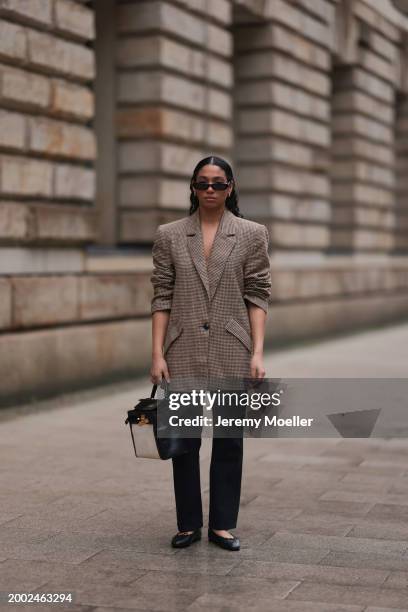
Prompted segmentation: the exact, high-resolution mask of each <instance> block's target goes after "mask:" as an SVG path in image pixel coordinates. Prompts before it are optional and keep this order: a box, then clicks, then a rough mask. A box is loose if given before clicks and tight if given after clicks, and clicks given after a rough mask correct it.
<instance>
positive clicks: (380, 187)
mask: <svg viewBox="0 0 408 612" xmlns="http://www.w3.org/2000/svg"><path fill="white" fill-rule="evenodd" d="M350 6H351V9H352V10H351V12H350V15H349V18H350V20H352V23H351V25H350V26H349V31H348V32H347V31H346V32H345V36H344V38H343V43H344V48H343V49H342V48H341V46H340V47H339V49H338V54H337V57H336V64H335V68H334V70H333V90H332V110H333V117H332V126H333V146H332V163H331V166H330V174H331V177H332V203H333V213H332V223H331V250H332V251H333V252H339V253H341V252H366V253H369V252H372V253H374V252H375V253H377V254H378V253H381V252H382V253H387V252H390V251H391V250H392V248H393V244H394V238H393V233H394V223H395V201H394V197H395V196H394V192H395V168H394V145H395V143H394V120H395V99H394V96H395V88H396V86H397V81H398V67H399V55H398V43H399V40H400V32H399V31H398V30H397V28H396V27H394V26H393V25H392V24H391V23H390V22H388V21H386V20H385V19H383V18H381V17H380V16H379V15H377V14H376V13H375V12H374V11H373V10H372V9H370V8H369V7H368V6H367V5H365V4H363V3H362V2H359V1H357V2H354V3H351V4H350ZM347 34H349V35H350V36H353V38H354V40H353V43H354V46H353V48H352V49H350V40H349V37H348V36H347ZM340 45H341V41H340ZM344 49H346V50H347V53H346V52H345V51H344Z"/></svg>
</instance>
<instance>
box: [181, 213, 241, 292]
mask: <svg viewBox="0 0 408 612" xmlns="http://www.w3.org/2000/svg"><path fill="white" fill-rule="evenodd" d="M186 233H187V236H188V238H187V242H188V248H189V251H190V255H191V259H192V260H193V263H194V266H195V267H196V270H197V272H198V274H199V276H200V278H201V281H202V283H203V285H204V287H205V290H206V292H207V295H208V297H209V299H210V300H212V298H213V297H214V295H215V292H216V290H217V287H218V283H219V282H220V279H221V276H222V273H223V271H224V268H225V264H226V262H227V259H228V257H229V255H230V253H231V251H232V249H233V247H234V245H235V242H236V236H235V215H234V214H233V213H232V212H231V211H230V210H228V208H225V210H224V213H223V215H222V217H221V219H220V222H219V225H218V228H217V232H216V234H215V237H214V241H213V245H212V248H211V252H210V257H209V261H208V265H207V263H206V260H205V256H204V241H203V236H202V232H201V226H200V217H199V213H198V209H197V210H196V211H195V212H194V213H193V214H192V215H190V216H189V217H188V218H187V229H186ZM207 267H208V270H207Z"/></svg>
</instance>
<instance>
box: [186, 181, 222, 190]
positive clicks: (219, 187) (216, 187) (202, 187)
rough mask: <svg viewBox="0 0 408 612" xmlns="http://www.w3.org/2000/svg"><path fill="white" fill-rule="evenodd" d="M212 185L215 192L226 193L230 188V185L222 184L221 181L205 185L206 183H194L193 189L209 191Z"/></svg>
mask: <svg viewBox="0 0 408 612" xmlns="http://www.w3.org/2000/svg"><path fill="white" fill-rule="evenodd" d="M210 185H211V187H212V188H213V189H214V191H225V190H226V189H228V187H229V183H221V182H219V181H217V182H216V183H205V182H204V181H200V182H198V183H193V187H194V188H195V189H197V190H198V191H207V189H208V188H209V186H210Z"/></svg>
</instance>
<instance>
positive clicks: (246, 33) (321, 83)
mask: <svg viewBox="0 0 408 612" xmlns="http://www.w3.org/2000/svg"><path fill="white" fill-rule="evenodd" d="M241 4H246V5H250V4H251V3H241ZM258 4H259V3H258ZM333 21H334V6H333V4H332V3H331V2H329V1H326V0H317V1H316V2H306V1H301V2H297V3H292V2H286V1H284V0H275V1H273V2H267V3H264V5H263V10H262V11H261V15H258V16H257V15H256V14H255V15H254V16H253V17H252V18H251V17H250V15H249V13H248V12H247V13H246V14H244V12H243V11H242V10H241V11H240V12H237V13H236V19H235V27H234V44H235V49H236V54H235V58H234V67H235V75H236V89H235V103H236V106H235V119H236V121H235V128H236V143H235V152H236V161H237V168H238V178H239V185H240V202H241V208H242V210H243V212H244V213H246V214H247V215H248V216H250V217H251V218H254V217H255V218H257V219H259V220H260V221H261V222H262V223H265V224H266V225H267V226H268V227H269V230H270V234H271V244H272V248H273V250H275V251H277V250H284V251H286V252H288V251H301V252H305V251H309V252H321V251H322V250H324V249H325V248H326V247H327V246H328V241H329V230H328V224H329V219H330V203H329V199H330V180H329V175H328V163H329V153H330V106H329V103H330V70H331V58H330V53H331V45H332V29H333Z"/></svg>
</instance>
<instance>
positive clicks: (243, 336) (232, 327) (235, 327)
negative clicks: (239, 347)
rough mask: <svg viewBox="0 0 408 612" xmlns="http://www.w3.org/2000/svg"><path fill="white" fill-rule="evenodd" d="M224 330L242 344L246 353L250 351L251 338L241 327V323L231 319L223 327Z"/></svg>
mask: <svg viewBox="0 0 408 612" xmlns="http://www.w3.org/2000/svg"><path fill="white" fill-rule="evenodd" d="M225 329H226V330H227V331H229V332H230V333H231V334H233V335H234V336H235V337H236V338H238V340H241V342H242V344H243V345H244V346H245V347H246V348H247V349H248V351H250V352H251V351H252V339H251V336H250V335H249V334H248V332H247V331H246V329H244V327H242V325H241V323H238V321H236V320H235V319H232V318H231V319H229V320H228V322H227V324H226V325H225Z"/></svg>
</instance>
